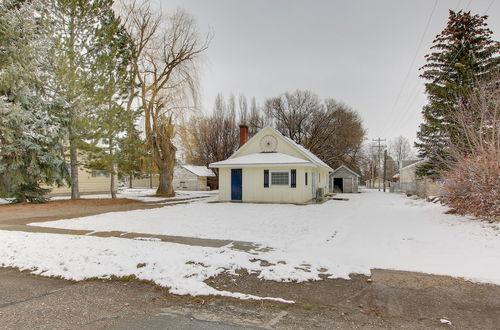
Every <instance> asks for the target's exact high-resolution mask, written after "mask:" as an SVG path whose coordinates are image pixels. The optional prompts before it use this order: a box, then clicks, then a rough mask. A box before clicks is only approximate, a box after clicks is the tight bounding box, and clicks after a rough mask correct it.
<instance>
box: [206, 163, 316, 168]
mask: <svg viewBox="0 0 500 330" xmlns="http://www.w3.org/2000/svg"><path fill="white" fill-rule="evenodd" d="M292 166H296V167H320V166H317V165H316V164H312V163H252V164H245V163H235V164H216V163H212V164H210V165H208V167H209V168H222V167H292Z"/></svg>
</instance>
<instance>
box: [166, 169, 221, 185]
mask: <svg viewBox="0 0 500 330" xmlns="http://www.w3.org/2000/svg"><path fill="white" fill-rule="evenodd" d="M212 177H215V173H214V172H213V171H212V170H211V169H209V168H207V167H206V166H196V165H178V166H176V167H175V169H174V180H173V185H174V189H175V190H210V186H209V184H208V178H212Z"/></svg>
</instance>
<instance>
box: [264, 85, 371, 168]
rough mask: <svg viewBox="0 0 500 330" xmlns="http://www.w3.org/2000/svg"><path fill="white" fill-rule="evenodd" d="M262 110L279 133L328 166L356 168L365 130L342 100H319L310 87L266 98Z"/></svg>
mask: <svg viewBox="0 0 500 330" xmlns="http://www.w3.org/2000/svg"><path fill="white" fill-rule="evenodd" d="M265 112H266V115H267V116H269V117H271V118H272V122H273V125H274V126H275V127H276V128H277V129H278V130H279V131H280V132H281V133H282V134H284V135H286V136H288V137H289V138H291V139H292V140H294V141H295V142H297V143H300V144H302V145H303V146H304V147H306V148H307V149H309V150H311V151H312V152H313V153H315V154H316V155H318V156H319V157H320V158H321V159H322V160H323V161H325V162H326V163H328V164H329V165H330V166H333V167H336V166H339V165H342V164H345V165H347V166H349V167H351V168H352V169H354V170H358V169H359V163H358V154H359V151H360V150H361V145H362V142H363V139H364V134H365V131H364V129H363V125H362V122H361V118H360V117H359V115H358V114H357V113H356V111H354V110H353V109H351V108H349V107H348V106H346V105H345V104H342V103H339V102H337V101H335V100H332V99H328V100H325V101H324V102H322V101H321V100H320V99H319V98H318V96H317V95H315V94H314V93H312V92H310V91H300V90H297V91H295V92H293V93H285V94H283V95H281V96H279V97H275V98H271V99H268V100H267V101H266V104H265Z"/></svg>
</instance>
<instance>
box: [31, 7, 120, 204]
mask: <svg viewBox="0 0 500 330" xmlns="http://www.w3.org/2000/svg"><path fill="white" fill-rule="evenodd" d="M44 1H45V4H46V6H45V10H43V11H42V12H41V13H40V14H41V15H42V17H43V19H44V20H45V22H47V24H49V25H50V26H51V35H52V39H53V43H54V47H52V52H51V54H50V58H51V59H52V60H53V63H52V64H53V68H54V76H53V79H52V80H51V81H50V82H51V84H49V86H48V88H50V89H51V92H52V95H53V96H54V98H55V99H56V100H58V101H59V104H60V107H59V109H58V111H57V115H58V117H59V118H60V119H61V120H63V121H64V122H65V126H66V128H67V136H66V140H67V142H66V143H67V147H68V149H69V162H70V170H71V198H73V199H75V198H79V197H80V192H79V186H78V169H79V166H80V165H81V163H80V161H81V160H80V159H79V157H80V151H81V150H82V149H83V150H85V149H86V148H87V147H88V138H89V132H90V131H91V127H90V126H89V125H90V121H89V118H92V117H93V116H95V114H93V111H94V110H95V109H96V108H97V107H96V100H95V95H94V90H95V89H96V88H97V87H96V86H95V85H94V83H95V81H93V79H94V76H93V74H92V70H93V69H94V68H95V62H96V56H97V55H99V54H98V53H97V51H98V49H99V45H98V42H99V40H100V38H98V37H97V36H98V34H99V33H102V32H103V31H104V30H105V28H104V27H103V25H102V24H103V23H104V22H106V19H107V18H108V17H109V15H110V14H109V13H110V11H111V7H112V5H113V1H112V0H44Z"/></svg>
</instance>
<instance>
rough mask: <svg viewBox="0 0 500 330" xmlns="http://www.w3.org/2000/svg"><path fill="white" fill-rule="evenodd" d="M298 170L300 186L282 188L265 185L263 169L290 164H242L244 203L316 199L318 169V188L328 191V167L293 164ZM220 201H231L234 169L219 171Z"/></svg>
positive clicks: (221, 169) (291, 201)
mask: <svg viewBox="0 0 500 330" xmlns="http://www.w3.org/2000/svg"><path fill="white" fill-rule="evenodd" d="M293 168H294V169H296V170H297V186H296V187H295V188H291V187H279V186H274V187H273V186H272V185H270V186H269V187H268V188H265V187H264V170H265V169H269V170H270V171H272V170H287V171H289V170H291V169H292V168H291V167H272V168H270V167H243V172H242V176H243V180H242V198H243V201H244V202H265V203H298V204H300V203H306V202H308V201H310V200H311V199H313V196H315V195H316V192H314V195H313V183H312V172H315V176H316V182H317V185H316V186H317V188H323V189H324V193H326V192H328V170H326V169H323V168H311V167H293ZM306 172H307V173H308V183H307V185H305V173H306ZM219 200H220V201H230V200H231V169H230V168H220V170H219Z"/></svg>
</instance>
